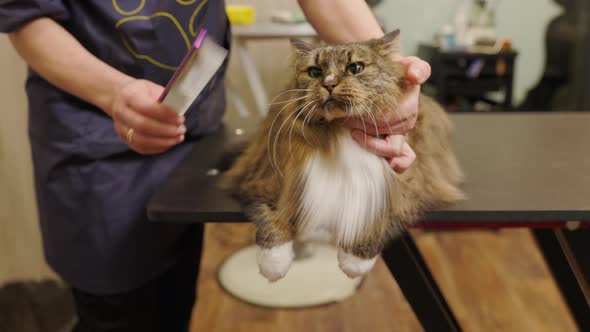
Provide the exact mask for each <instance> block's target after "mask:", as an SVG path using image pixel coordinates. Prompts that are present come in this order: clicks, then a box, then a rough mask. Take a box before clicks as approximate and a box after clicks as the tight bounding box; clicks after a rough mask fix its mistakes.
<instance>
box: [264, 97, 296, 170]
mask: <svg viewBox="0 0 590 332" xmlns="http://www.w3.org/2000/svg"><path fill="white" fill-rule="evenodd" d="M298 100H299V99H295V100H293V99H291V100H290V102H289V103H288V104H285V105H284V106H283V107H282V108H281V109H280V110H279V112H277V115H275V117H274V119H273V120H272V123H271V124H270V128H269V130H268V140H267V151H268V152H267V153H268V160H269V161H270V164H271V165H272V167H273V169H274V170H275V171H279V173H280V170H279V169H278V165H275V164H274V163H273V160H274V158H272V157H271V148H270V139H271V135H272V129H273V128H274V125H275V122H276V121H277V119H278V117H279V116H280V115H281V113H282V112H283V111H285V109H286V108H287V107H288V106H289V105H290V104H292V103H294V102H297V101H298Z"/></svg>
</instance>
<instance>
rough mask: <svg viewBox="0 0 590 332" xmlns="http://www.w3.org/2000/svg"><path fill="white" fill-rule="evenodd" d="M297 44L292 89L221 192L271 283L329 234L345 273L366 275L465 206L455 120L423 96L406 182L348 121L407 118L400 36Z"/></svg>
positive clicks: (276, 106) (282, 97) (404, 175)
mask: <svg viewBox="0 0 590 332" xmlns="http://www.w3.org/2000/svg"><path fill="white" fill-rule="evenodd" d="M292 44H293V45H294V46H295V48H296V59H295V66H294V68H295V79H294V83H293V89H291V90H287V91H285V92H283V94H282V95H280V96H279V101H278V102H275V103H273V106H272V107H271V110H270V112H269V114H268V116H267V117H266V118H265V119H264V121H263V123H262V125H261V127H260V129H259V132H258V133H257V135H256V136H255V137H254V139H253V141H252V142H251V143H250V144H249V146H248V147H247V149H246V150H245V151H244V152H243V153H242V155H241V156H240V157H239V158H238V160H237V161H236V162H235V163H234V164H233V166H232V167H231V168H230V169H229V170H228V171H227V172H226V173H225V174H224V175H223V178H222V180H221V183H220V185H221V187H222V188H223V189H225V190H227V191H229V192H230V193H232V194H234V195H235V196H237V197H238V199H239V200H240V201H241V202H242V203H243V204H244V211H245V214H246V215H247V216H248V218H250V219H251V220H252V221H253V222H254V223H255V224H256V242H257V244H258V245H259V246H260V247H261V250H260V252H259V255H258V264H259V269H260V273H261V274H262V275H263V276H265V277H266V278H267V279H268V280H270V281H275V280H278V279H280V278H282V277H284V276H285V274H286V273H287V271H288V270H289V267H290V266H291V263H292V260H293V258H294V252H293V243H294V241H305V240H309V239H315V238H318V236H320V235H322V238H323V239H326V237H327V239H328V240H329V241H330V242H332V243H333V244H335V245H336V246H337V247H338V248H339V252H338V255H337V256H338V262H339V266H340V268H341V270H342V271H343V272H344V273H346V275H348V276H349V277H351V278H353V277H357V276H359V275H362V274H365V273H366V272H368V271H369V270H370V269H371V268H372V266H373V264H374V263H375V259H376V257H377V256H378V255H379V254H380V252H381V251H382V250H383V248H384V246H385V245H386V243H387V242H388V241H389V240H391V239H392V238H393V237H395V236H397V235H399V234H400V233H401V232H402V231H403V230H404V228H405V227H406V226H407V225H409V224H411V223H413V222H415V221H416V220H417V219H418V218H419V217H420V216H422V215H423V214H424V213H425V212H428V211H430V210H432V209H436V208H440V207H442V206H446V205H448V204H452V203H455V202H457V201H459V200H461V199H462V198H463V193H462V192H461V190H460V189H459V187H458V186H459V184H460V182H461V180H462V173H461V170H460V167H459V165H458V162H457V160H456V158H455V155H454V153H453V151H452V149H451V144H450V134H451V125H450V121H449V119H448V118H447V115H446V113H445V112H444V111H443V109H442V108H441V107H440V106H439V105H438V104H436V103H435V102H434V101H433V100H432V99H431V98H429V97H427V96H424V95H422V96H421V97H420V103H419V105H420V106H419V117H418V120H417V123H416V128H415V129H414V130H413V131H412V132H410V133H409V134H408V136H407V142H408V143H409V144H410V146H411V147H412V148H413V149H414V151H415V152H416V161H415V162H414V163H413V164H412V166H411V167H410V168H409V169H408V170H407V171H406V172H404V173H402V174H397V173H396V172H395V171H394V170H393V169H392V167H391V166H390V165H389V163H388V162H387V161H386V160H385V159H384V158H382V157H379V156H377V155H376V154H374V153H373V152H371V151H368V150H366V149H365V148H363V147H361V145H359V144H358V143H357V142H356V141H355V140H354V139H353V138H352V136H351V131H350V129H349V128H348V127H345V126H344V125H343V124H342V122H343V121H342V119H343V117H358V118H361V117H362V116H365V117H366V116H369V118H374V117H375V116H376V115H380V114H382V113H381V112H401V110H398V105H399V103H400V98H401V96H402V91H403V89H404V86H405V85H406V84H407V82H406V81H405V68H404V67H403V66H402V65H400V64H398V63H395V62H394V61H392V57H393V55H394V52H397V50H398V47H399V30H397V31H394V32H392V33H389V34H387V35H385V36H384V37H382V38H380V39H372V40H369V41H367V42H363V43H354V44H349V45H328V46H322V47H312V46H310V45H307V44H304V43H303V42H301V41H298V40H293V41H292Z"/></svg>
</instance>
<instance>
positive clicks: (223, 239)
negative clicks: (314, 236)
mask: <svg viewBox="0 0 590 332" xmlns="http://www.w3.org/2000/svg"><path fill="white" fill-rule="evenodd" d="M252 234H253V228H252V225H247V224H220V225H211V224H209V225H208V226H207V237H206V244H205V253H204V257H203V262H202V264H203V265H202V272H201V277H200V281H199V302H198V305H197V306H196V308H195V315H194V317H193V321H192V324H191V331H192V332H197V331H198V332H203V331H206V332H216V331H232V332H240V331H244V332H246V331H247V332H256V331H260V332H263V331H264V332H266V331H280V332H290V331H309V332H315V331H317V332H319V331H321V332H331V331H334V332H336V331H337V332H348V331H350V332H352V331H396V332H406V331H408V332H409V331H422V328H421V327H420V325H419V323H418V321H417V320H416V317H415V316H414V314H413V312H412V310H411V308H410V307H409V305H408V303H407V302H406V301H405V299H404V298H403V296H402V294H401V292H400V290H399V288H398V286H397V284H396V283H395V281H394V280H393V278H392V277H391V276H390V275H389V273H388V271H387V268H386V267H385V265H384V264H383V262H382V261H379V262H378V264H377V265H376V267H375V269H374V270H373V271H372V272H371V273H370V274H369V276H368V277H367V279H366V282H365V283H364V284H363V286H362V287H361V288H360V289H359V291H358V293H357V294H356V295H354V296H353V297H351V298H349V299H347V300H345V301H344V302H342V303H338V304H334V305H327V306H323V307H319V308H312V309H303V310H269V309H263V308H259V307H256V306H253V305H248V304H245V303H243V302H240V301H238V300H236V299H235V298H233V297H232V296H230V295H228V294H227V293H225V292H224V291H222V290H221V289H220V287H219V285H218V283H217V280H216V279H215V273H216V269H217V267H218V266H219V263H220V262H221V261H222V260H223V258H224V257H226V256H227V255H228V254H230V253H232V252H233V251H235V250H236V249H238V248H240V247H242V246H244V245H248V244H251V243H253V236H252ZM414 235H415V238H416V240H417V242H418V246H419V247H420V250H421V251H422V253H423V255H424V257H425V259H426V260H427V262H428V264H429V266H430V267H431V269H432V271H433V274H434V275H435V278H436V279H437V281H438V283H439V285H440V286H441V288H442V290H443V292H444V293H445V295H446V297H447V300H448V301H449V303H450V305H451V307H452V308H453V310H454V312H455V313H456V315H457V318H458V320H459V323H460V324H461V326H462V327H463V329H464V331H466V332H471V331H481V332H494V331H502V332H513V331H514V332H528V331H534V332H544V331H547V332H556V331H559V332H570V331H571V332H573V331H577V329H576V327H575V325H574V323H573V321H572V318H571V315H570V314H569V312H568V310H567V308H566V307H565V305H564V303H563V300H562V299H561V296H560V294H559V292H558V290H557V288H556V287H555V284H554V282H553V280H552V279H551V276H550V274H549V271H548V269H547V267H546V266H545V264H544V262H543V259H542V256H541V255H540V254H539V252H538V251H537V249H536V247H535V244H534V242H533V239H532V237H531V236H530V233H529V232H528V231H526V230H502V231H469V232H438V233H414Z"/></svg>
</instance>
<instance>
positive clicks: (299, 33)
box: [232, 22, 317, 38]
mask: <svg viewBox="0 0 590 332" xmlns="http://www.w3.org/2000/svg"><path fill="white" fill-rule="evenodd" d="M232 35H233V36H234V37H237V38H289V37H299V38H304V37H316V36H317V32H316V31H315V29H314V28H313V27H312V26H311V25H310V24H309V23H307V22H303V23H292V24H290V23H276V22H258V23H253V24H249V25H237V24H236V25H233V26H232Z"/></svg>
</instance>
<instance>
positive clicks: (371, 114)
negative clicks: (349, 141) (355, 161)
mask: <svg viewBox="0 0 590 332" xmlns="http://www.w3.org/2000/svg"><path fill="white" fill-rule="evenodd" d="M359 103H360V104H361V106H362V107H363V108H364V110H365V111H366V113H367V114H368V115H369V117H370V118H371V121H373V124H374V125H375V131H376V135H377V137H379V126H378V125H377V119H376V118H375V116H374V115H373V112H371V109H369V108H368V107H367V105H365V104H364V103H363V102H362V100H360V101H359ZM365 140H366V138H365ZM373 153H375V154H377V148H376V147H374V148H373Z"/></svg>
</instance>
